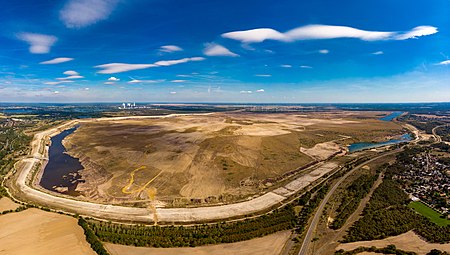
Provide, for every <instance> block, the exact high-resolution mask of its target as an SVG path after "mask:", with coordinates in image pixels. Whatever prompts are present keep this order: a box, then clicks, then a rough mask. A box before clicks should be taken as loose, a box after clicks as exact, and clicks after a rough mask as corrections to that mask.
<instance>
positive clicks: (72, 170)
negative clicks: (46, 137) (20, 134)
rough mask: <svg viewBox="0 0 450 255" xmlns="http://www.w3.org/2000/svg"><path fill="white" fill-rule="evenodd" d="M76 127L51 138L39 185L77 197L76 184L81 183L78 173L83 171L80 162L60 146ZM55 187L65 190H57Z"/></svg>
mask: <svg viewBox="0 0 450 255" xmlns="http://www.w3.org/2000/svg"><path fill="white" fill-rule="evenodd" d="M77 128H78V127H73V128H71V129H67V130H64V131H63V132H61V133H59V134H58V135H55V136H54V137H52V138H51V145H50V148H49V161H48V163H47V165H46V166H45V169H44V173H43V174H42V178H41V182H40V185H41V186H42V187H44V188H45V189H48V190H51V191H56V192H60V193H63V194H69V195H74V196H76V195H79V193H78V192H76V191H75V189H76V187H77V185H78V183H80V182H82V180H81V176H80V174H79V171H80V170H82V169H83V166H82V165H81V163H80V161H79V160H78V159H77V158H74V157H72V156H70V155H69V154H67V153H66V148H65V147H64V145H63V144H62V141H63V140H64V138H66V137H67V136H68V135H70V134H72V133H73V132H74V131H75V130H76V129H77ZM57 187H60V188H64V189H67V191H63V192H62V191H61V190H58V189H57Z"/></svg>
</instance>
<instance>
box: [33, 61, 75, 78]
mask: <svg viewBox="0 0 450 255" xmlns="http://www.w3.org/2000/svg"><path fill="white" fill-rule="evenodd" d="M72 60H73V58H54V59H51V60H47V61H43V62H40V63H39V64H41V65H55V64H61V63H64V62H69V61H72ZM75 73H76V72H75ZM64 74H66V73H64ZM73 75H78V73H77V74H73Z"/></svg>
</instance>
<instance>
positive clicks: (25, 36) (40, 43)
mask: <svg viewBox="0 0 450 255" xmlns="http://www.w3.org/2000/svg"><path fill="white" fill-rule="evenodd" d="M17 38H19V39H20V40H22V41H25V42H27V43H28V44H29V45H30V48H29V50H30V52H31V53H34V54H44V53H49V52H50V48H51V47H52V46H53V44H55V42H56V41H57V40H58V38H56V37H55V36H53V35H44V34H34V33H20V34H18V35H17Z"/></svg>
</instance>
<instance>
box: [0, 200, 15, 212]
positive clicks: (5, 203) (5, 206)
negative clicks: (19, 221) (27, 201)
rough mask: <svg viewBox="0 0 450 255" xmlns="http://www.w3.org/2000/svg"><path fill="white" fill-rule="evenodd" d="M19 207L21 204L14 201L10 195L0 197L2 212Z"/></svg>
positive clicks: (0, 209) (0, 210)
mask: <svg viewBox="0 0 450 255" xmlns="http://www.w3.org/2000/svg"><path fill="white" fill-rule="evenodd" d="M17 207H19V205H18V204H16V203H14V202H13V201H12V200H11V199H10V198H9V197H2V198H0V212H3V211H8V210H16V208H17Z"/></svg>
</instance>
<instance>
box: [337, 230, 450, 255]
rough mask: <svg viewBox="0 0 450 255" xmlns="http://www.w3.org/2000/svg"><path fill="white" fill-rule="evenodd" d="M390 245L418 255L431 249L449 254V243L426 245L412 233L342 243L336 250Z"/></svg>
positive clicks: (426, 243) (422, 254)
mask: <svg viewBox="0 0 450 255" xmlns="http://www.w3.org/2000/svg"><path fill="white" fill-rule="evenodd" d="M390 244H393V245H395V246H396V247H397V249H400V250H404V251H414V252H416V253H417V254H419V255H424V254H427V253H428V252H429V251H431V250H432V249H438V250H441V251H446V252H450V243H447V244H435V243H428V242H426V241H424V240H423V239H421V238H420V237H419V236H418V235H416V234H415V233H414V232H412V231H409V232H406V233H404V234H401V235H398V236H392V237H388V238H386V239H382V240H373V241H363V242H354V243H344V244H340V245H339V246H338V247H337V249H336V250H340V249H343V250H346V251H348V250H353V249H356V248H358V247H361V246H363V247H371V246H375V247H377V248H384V247H386V246H388V245H390Z"/></svg>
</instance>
